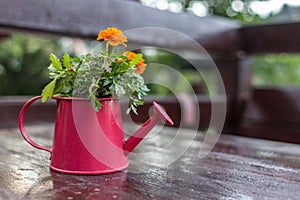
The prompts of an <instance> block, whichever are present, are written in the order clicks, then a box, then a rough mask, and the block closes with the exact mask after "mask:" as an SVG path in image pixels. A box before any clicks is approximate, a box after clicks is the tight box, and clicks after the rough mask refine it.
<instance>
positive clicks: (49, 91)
mask: <svg viewBox="0 0 300 200" xmlns="http://www.w3.org/2000/svg"><path fill="white" fill-rule="evenodd" d="M55 84H56V79H54V80H53V81H51V82H50V83H48V85H46V87H45V88H44V89H43V91H42V102H43V103H44V102H45V101H46V100H47V99H49V98H51V97H52V96H53V91H54V88H55Z"/></svg>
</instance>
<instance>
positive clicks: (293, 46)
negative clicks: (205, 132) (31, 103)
mask: <svg viewBox="0 0 300 200" xmlns="http://www.w3.org/2000/svg"><path fill="white" fill-rule="evenodd" d="M107 26H116V27H119V28H121V29H123V30H129V29H134V28H141V27H161V28H168V29H171V30H175V31H178V32H180V33H183V34H186V35H188V36H190V37H192V38H193V39H195V40H196V41H197V42H199V44H201V45H202V46H203V47H204V48H205V49H206V50H207V51H208V52H209V53H210V55H211V56H212V57H213V58H214V62H215V63H216V65H217V67H218V69H219V71H220V73H221V76H222V78H223V81H224V85H225V89H226V95H227V119H226V124H225V127H224V132H226V133H233V134H240V135H247V136H254V137H261V138H267V139H276V140H284V141H290V142H296V143H300V120H296V119H300V111H299V110H300V105H299V103H298V101H289V105H288V106H290V107H291V108H293V109H290V110H285V109H282V108H283V107H282V106H286V104H285V103H286V98H288V99H295V98H297V95H298V93H296V92H294V91H292V92H291V91H289V90H285V89H280V90H278V89H275V90H271V89H269V90H258V89H254V90H253V88H252V87H251V67H252V65H251V59H250V57H251V55H253V54H257V53H280V52H299V51H300V38H299V37H298V35H299V33H300V23H289V24H275V25H255V26H247V27H242V26H241V25H240V24H238V23H237V22H235V21H232V20H228V19H225V18H221V17H215V16H211V17H206V18H198V17H196V16H191V15H189V14H185V13H181V14H174V13H169V12H165V11H160V10H156V9H153V8H149V7H145V6H142V5H141V4H139V3H137V2H133V1H121V0H103V1H98V0H88V1H80V0H66V1H46V0H42V1H37V0H27V1H19V0H0V33H1V34H2V35H8V34H10V33H12V32H29V33H34V34H47V35H54V36H69V37H79V38H86V39H94V38H95V33H97V32H98V31H99V29H102V28H106V27H107ZM0 37H1V36H0ZM129 38H130V41H132V42H133V43H135V44H145V45H151V46H159V47H168V46H169V45H171V46H174V45H175V46H176V44H177V41H172V42H170V41H168V40H167V39H168V38H163V40H161V39H160V40H158V39H157V38H156V34H155V33H151V32H149V33H148V34H147V39H145V38H144V37H143V36H138V35H134V36H130V35H129ZM286 91H289V92H286ZM295 91H298V90H295ZM269 95H270V96H269ZM278 95H279V96H278ZM276 97H278V98H276ZM158 100H159V99H158ZM160 101H161V102H162V104H164V106H165V107H166V108H167V109H169V110H170V112H171V113H172V114H171V115H173V118H174V119H176V120H175V121H176V122H177V125H178V124H179V122H180V120H181V119H180V116H181V115H180V112H172V111H174V110H179V111H180V107H178V106H179V105H178V101H177V100H176V99H169V100H166V99H160ZM198 103H199V105H200V107H201V108H202V111H203V113H201V114H202V119H209V118H210V114H211V113H210V109H211V107H210V105H211V102H210V100H207V98H198ZM273 104H274V105H278V106H275V107H272V106H271V105H273ZM0 106H4V105H3V104H1V105H0ZM147 106H149V104H146V105H145V107H147ZM141 110H143V108H141ZM270 110H272V111H274V112H272V114H270V113H268V115H266V112H268V111H270ZM1 112H2V108H1V110H0V113H1ZM257 113H259V115H258V114H257ZM262 113H263V114H262ZM147 114H148V113H147ZM203 114H204V115H205V116H203ZM270 115H271V116H272V118H270ZM1 116H2V117H1ZM258 116H259V117H258ZM283 116H293V117H292V119H293V120H290V118H288V117H283ZM3 119H4V117H3V114H0V120H2V121H3ZM139 119H140V120H143V115H140V117H139V118H138V119H136V120H137V121H138V120H139ZM279 121H280V123H279ZM281 122H282V123H281ZM273 123H276V126H274V125H273ZM207 124H208V121H206V120H203V121H200V122H199V128H205V127H207ZM291 124H293V126H291ZM284 128H286V129H284ZM283 129H284V131H282V130H283Z"/></svg>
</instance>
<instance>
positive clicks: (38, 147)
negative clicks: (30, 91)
mask: <svg viewBox="0 0 300 200" xmlns="http://www.w3.org/2000/svg"><path fill="white" fill-rule="evenodd" d="M41 98H42V97H41V96H36V97H33V98H31V99H30V100H28V101H27V102H26V103H25V104H24V106H23V107H22V109H21V112H20V114H19V129H20V131H21V134H22V136H23V137H24V139H25V140H26V141H27V142H28V143H29V144H31V145H32V146H33V147H35V148H37V149H41V150H44V151H48V152H50V153H52V150H51V149H49V148H46V147H43V146H41V145H38V144H37V143H35V142H34V141H32V140H31V139H30V137H29V136H28V134H27V132H26V130H25V127H24V116H25V113H26V111H27V108H28V107H29V106H30V105H31V104H32V103H33V102H34V101H36V100H38V99H41Z"/></svg>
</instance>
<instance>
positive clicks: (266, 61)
mask: <svg viewBox="0 0 300 200" xmlns="http://www.w3.org/2000/svg"><path fill="white" fill-rule="evenodd" d="M252 83H253V85H255V86H300V55H299V54H286V53H282V54H267V55H257V56H254V57H253V79H252Z"/></svg>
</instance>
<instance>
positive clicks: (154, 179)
mask: <svg viewBox="0 0 300 200" xmlns="http://www.w3.org/2000/svg"><path fill="white" fill-rule="evenodd" d="M125 129H127V128H126V127H125ZM129 129H130V128H129ZM178 130H179V129H175V128H168V127H164V128H163V129H160V128H158V131H157V134H154V136H155V137H154V138H153V139H149V140H148V139H147V140H146V141H143V142H142V143H141V144H140V146H139V147H138V149H136V151H135V153H136V154H137V153H142V152H146V153H147V152H148V154H147V155H148V156H147V157H140V156H131V155H130V156H129V161H130V166H129V168H128V169H127V170H126V171H124V172H118V173H113V174H108V175H96V176H95V175H94V176H78V175H66V174H60V173H56V172H52V171H50V169H49V158H50V155H49V154H48V153H47V152H42V151H39V150H36V149H34V148H33V147H31V146H30V145H29V144H27V143H26V142H25V141H24V140H23V138H22V137H21V135H20V133H19V130H18V129H17V128H16V127H10V128H8V127H6V128H4V127H3V128H1V129H0V199H299V195H300V146H299V145H295V144H289V143H280V142H271V141H267V140H259V139H250V138H245V137H238V136H231V135H221V137H220V139H219V141H218V143H217V145H216V146H215V147H214V148H213V151H212V152H210V153H209V154H208V155H207V156H205V157H204V158H202V159H200V157H199V152H200V147H201V144H203V143H202V142H201V141H202V139H203V135H202V133H200V132H199V133H197V135H196V137H194V135H193V134H194V132H193V131H192V130H188V129H182V130H181V133H182V134H179V135H178ZM27 131H28V132H29V133H30V135H31V137H32V138H33V139H34V140H35V141H37V142H38V143H40V144H43V145H46V146H51V143H52V139H51V137H52V131H53V125H51V124H49V123H43V124H41V123H37V124H30V125H27ZM152 135H153V134H152ZM175 137H179V139H178V138H177V140H176V142H173V144H172V147H171V148H169V149H168V148H159V147H164V146H165V144H167V143H168V142H170V141H172V140H173V139H174V138H175ZM191 140H192V141H193V143H192V144H191V145H189V148H188V150H186V151H185V152H184V154H182V155H181V156H180V157H179V158H178V159H176V160H175V161H174V162H173V163H172V164H170V165H168V166H163V165H164V162H165V161H167V160H168V159H169V158H170V157H172V151H176V149H177V150H178V149H180V148H181V147H182V146H184V145H186V144H189V143H190V142H191ZM149 152H150V153H149ZM141 169H142V170H141ZM138 171H139V173H137V172H138ZM141 171H142V172H141Z"/></svg>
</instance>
